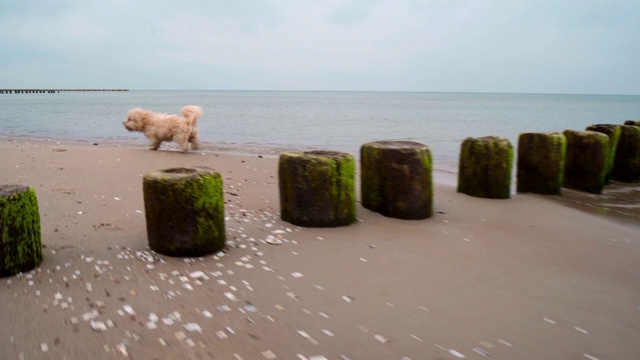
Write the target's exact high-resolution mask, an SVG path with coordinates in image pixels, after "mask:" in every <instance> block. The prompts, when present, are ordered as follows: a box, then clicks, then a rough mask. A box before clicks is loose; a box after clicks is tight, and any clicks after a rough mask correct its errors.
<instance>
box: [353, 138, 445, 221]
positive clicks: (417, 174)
mask: <svg viewBox="0 0 640 360" xmlns="http://www.w3.org/2000/svg"><path fill="white" fill-rule="evenodd" d="M360 161H361V174H360V184H361V188H362V206H364V207H365V208H367V209H369V210H372V211H375V212H378V213H380V214H382V215H384V216H389V217H393V218H398V219H409V220H414V219H426V218H429V217H431V215H432V210H433V180H432V160H431V149H429V147H428V146H426V145H423V144H420V143H417V142H413V141H375V142H370V143H366V144H364V145H362V147H361V148H360Z"/></svg>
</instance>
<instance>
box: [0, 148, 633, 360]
mask: <svg viewBox="0 0 640 360" xmlns="http://www.w3.org/2000/svg"><path fill="white" fill-rule="evenodd" d="M0 153H1V154H2V161H0V183H2V184H24V185H29V186H31V187H33V188H34V189H35V191H36V193H37V196H38V201H39V208H40V215H41V224H42V242H43V245H44V251H43V252H44V255H45V259H44V261H43V263H42V264H41V265H40V266H39V267H38V268H37V269H36V270H34V271H31V272H28V273H25V274H21V275H18V276H13V277H7V278H2V279H0V284H1V285H2V286H1V289H0V303H1V304H2V306H1V307H0V322H1V323H2V325H3V326H2V327H0V354H2V355H1V357H2V358H3V359H122V358H131V359H245V360H259V359H316V360H317V359H324V358H326V359H354V360H355V359H414V360H415V359H457V358H468V359H480V358H484V357H486V356H491V357H492V358H495V359H602V360H604V359H636V358H638V356H639V354H640V342H639V341H638V339H640V273H639V272H638V266H639V264H640V220H639V219H640V210H638V207H637V204H638V199H640V196H639V195H638V194H639V189H638V188H639V186H638V185H637V184H635V185H634V184H632V185H621V184H613V185H611V186H607V189H606V190H605V194H603V195H602V196H595V195H585V194H582V193H578V192H575V191H570V190H566V189H565V190H564V196H562V197H560V196H540V195H531V194H516V195H513V198H512V199H508V200H490V199H480V198H473V197H470V196H467V195H464V194H459V193H456V190H455V184H451V183H446V182H444V183H443V182H442V181H441V182H440V183H436V185H435V191H434V216H433V217H432V218H430V219H426V220H419V221H407V220H398V219H391V218H385V217H382V216H380V215H378V214H376V213H373V212H371V211H368V210H366V209H364V208H363V207H362V206H360V204H359V203H358V208H357V211H358V215H357V217H358V219H359V221H358V222H357V223H356V224H353V225H351V226H347V227H339V228H322V229H318V228H299V227H296V226H293V225H291V224H288V223H286V222H283V221H281V220H280V219H279V204H278V178H277V158H276V157H268V156H265V157H260V156H258V155H235V154H224V153H190V154H181V153H178V152H176V151H157V152H154V151H148V150H144V149H140V148H124V147H115V146H110V145H108V144H100V145H98V146H92V145H90V144H86V145H82V144H70V143H56V142H46V141H40V142H34V141H27V140H20V141H9V140H3V141H1V142H0ZM178 166H207V167H211V168H213V169H215V170H217V171H219V172H220V173H221V175H222V177H223V179H224V190H225V200H226V217H227V219H226V227H227V235H228V236H227V249H226V250H225V252H224V253H219V254H214V255H209V256H206V257H202V258H187V259H183V258H171V257H166V256H161V255H157V254H154V253H152V252H150V251H149V250H148V248H147V238H146V228H145V214H144V213H143V210H144V203H143V198H142V176H143V174H145V173H147V172H149V171H152V170H157V169H161V168H168V167H178ZM436 181H438V177H437V176H436ZM358 198H359V197H358ZM616 199H618V200H620V199H622V202H624V205H623V206H622V207H616V205H615V202H616ZM634 204H636V206H634Z"/></svg>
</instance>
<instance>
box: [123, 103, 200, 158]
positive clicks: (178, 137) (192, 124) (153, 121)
mask: <svg viewBox="0 0 640 360" xmlns="http://www.w3.org/2000/svg"><path fill="white" fill-rule="evenodd" d="M180 112H181V113H182V116H183V117H180V116H178V115H169V114H161V113H155V112H153V111H149V110H144V109H140V108H135V109H132V110H130V111H129V113H128V114H127V120H126V121H124V122H123V123H122V124H123V125H124V127H125V128H126V129H127V130H129V131H139V132H142V133H143V134H144V136H146V137H147V138H148V139H149V140H151V150H158V148H159V147H160V144H162V142H163V141H175V142H177V143H178V145H180V147H181V148H182V152H183V153H186V152H188V151H189V149H190V148H192V149H193V150H198V149H199V148H200V141H199V139H198V129H197V128H196V123H197V122H198V119H199V118H200V117H201V116H202V108H201V107H200V106H195V105H189V106H185V107H183V108H182V110H180Z"/></svg>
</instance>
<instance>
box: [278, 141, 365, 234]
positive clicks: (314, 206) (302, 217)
mask: <svg viewBox="0 0 640 360" xmlns="http://www.w3.org/2000/svg"><path fill="white" fill-rule="evenodd" d="M278 179H279V188H280V213H281V217H282V220H284V221H287V222H290V223H292V224H294V225H298V226H306V227H336V226H345V225H349V224H352V223H353V222H355V221H356V197H355V159H354V157H353V156H352V155H351V154H348V153H344V152H339V151H326V150H315V151H307V152H286V153H283V154H281V155H280V159H279V164H278Z"/></svg>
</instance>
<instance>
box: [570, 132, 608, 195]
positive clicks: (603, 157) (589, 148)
mask: <svg viewBox="0 0 640 360" xmlns="http://www.w3.org/2000/svg"><path fill="white" fill-rule="evenodd" d="M563 134H564V136H566V137H567V157H566V159H565V170H564V186H565V187H568V188H572V189H575V190H579V191H585V192H589V193H593V194H601V193H602V189H603V188H604V180H605V176H606V173H607V159H608V158H609V137H608V136H607V135H605V134H603V133H599V132H595V131H575V130H565V131H564V133H563Z"/></svg>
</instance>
